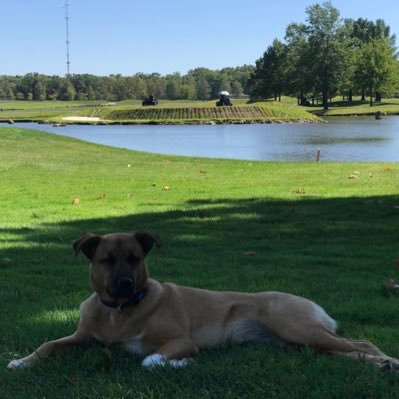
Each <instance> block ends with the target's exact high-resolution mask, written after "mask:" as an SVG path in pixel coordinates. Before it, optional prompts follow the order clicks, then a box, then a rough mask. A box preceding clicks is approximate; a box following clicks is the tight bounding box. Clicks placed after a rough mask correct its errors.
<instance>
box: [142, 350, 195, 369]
mask: <svg viewBox="0 0 399 399" xmlns="http://www.w3.org/2000/svg"><path fill="white" fill-rule="evenodd" d="M190 363H192V360H191V359H180V360H176V359H167V358H166V357H165V356H163V355H160V354H159V353H154V354H153V355H150V356H147V357H146V358H145V359H144V360H143V363H141V365H142V366H143V367H149V368H152V367H165V366H170V367H173V368H181V367H186V366H188V365H189V364H190Z"/></svg>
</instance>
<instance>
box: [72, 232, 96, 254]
mask: <svg viewBox="0 0 399 399" xmlns="http://www.w3.org/2000/svg"><path fill="white" fill-rule="evenodd" d="M100 240H101V237H100V236H97V235H95V234H91V233H87V234H86V235H84V236H83V237H81V238H79V239H78V240H76V241H74V242H73V249H74V250H75V255H78V254H79V252H80V251H82V252H83V253H84V254H85V255H86V257H87V258H88V259H90V260H92V259H93V257H94V254H95V253H96V249H97V247H98V244H99V243H100Z"/></svg>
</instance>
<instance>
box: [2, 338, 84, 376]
mask: <svg viewBox="0 0 399 399" xmlns="http://www.w3.org/2000/svg"><path fill="white" fill-rule="evenodd" d="M90 340H91V338H90V336H87V335H84V334H79V333H78V332H76V333H75V334H73V335H69V336H67V337H64V338H60V339H57V340H55V341H49V342H45V343H44V344H43V345H41V346H40V347H39V348H37V349H36V350H35V351H34V352H32V353H31V354H30V355H28V356H26V357H24V358H22V359H15V360H12V361H11V362H10V363H8V366H7V367H8V368H9V369H18V368H22V367H29V366H32V365H33V364H34V363H36V362H38V361H39V360H41V359H45V358H48V357H49V356H51V355H52V354H54V353H57V352H59V351H60V350H62V349H65V348H68V347H70V346H75V345H80V344H83V343H87V342H89V341H90Z"/></svg>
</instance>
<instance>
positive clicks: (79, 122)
mask: <svg viewBox="0 0 399 399" xmlns="http://www.w3.org/2000/svg"><path fill="white" fill-rule="evenodd" d="M0 123H4V124H10V125H13V124H18V123H37V124H39V125H54V126H60V127H61V126H65V125H100V126H101V125H104V126H106V125H176V126H181V125H209V126H214V125H256V124H259V125H261V124H284V123H287V124H292V123H327V122H326V121H325V120H323V119H322V118H319V120H311V119H309V120H307V119H288V120H283V119H275V120H273V119H264V120H263V119H252V120H243V119H236V120H235V119H228V120H206V121H205V120H196V119H186V120H181V121H179V120H175V121H168V120H159V121H157V120H136V121H129V120H126V121H112V120H105V119H102V120H101V119H100V120H88V119H81V120H78V119H74V120H72V119H69V120H64V119H63V120H62V121H60V122H59V121H50V120H37V119H13V120H10V119H0Z"/></svg>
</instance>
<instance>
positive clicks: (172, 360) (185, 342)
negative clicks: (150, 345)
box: [142, 338, 198, 367]
mask: <svg viewBox="0 0 399 399" xmlns="http://www.w3.org/2000/svg"><path fill="white" fill-rule="evenodd" d="M197 353H198V348H197V346H196V345H195V344H194V343H193V342H192V341H191V340H190V339H186V338H180V339H174V340H171V341H168V342H167V343H166V344H164V345H162V346H161V347H160V348H158V350H156V351H155V353H153V354H152V355H149V356H147V357H146V358H145V359H144V360H143V363H142V366H143V367H155V366H168V365H169V366H171V367H185V366H187V365H188V364H190V361H191V359H190V358H191V356H193V355H195V354H197Z"/></svg>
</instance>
